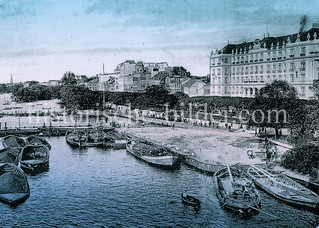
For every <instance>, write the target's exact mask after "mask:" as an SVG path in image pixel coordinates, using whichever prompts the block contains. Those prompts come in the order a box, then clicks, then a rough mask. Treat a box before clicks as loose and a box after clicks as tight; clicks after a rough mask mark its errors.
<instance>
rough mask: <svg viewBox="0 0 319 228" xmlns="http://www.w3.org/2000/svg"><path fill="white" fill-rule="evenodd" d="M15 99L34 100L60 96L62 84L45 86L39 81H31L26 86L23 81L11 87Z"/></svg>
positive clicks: (19, 100)
mask: <svg viewBox="0 0 319 228" xmlns="http://www.w3.org/2000/svg"><path fill="white" fill-rule="evenodd" d="M11 92H12V96H13V98H14V100H16V101H18V102H33V101H38V100H50V99H53V98H60V86H45V85H40V84H39V83H37V82H35V83H30V84H29V86H28V87H24V86H23V84H22V83H19V84H15V85H14V86H12V87H11Z"/></svg>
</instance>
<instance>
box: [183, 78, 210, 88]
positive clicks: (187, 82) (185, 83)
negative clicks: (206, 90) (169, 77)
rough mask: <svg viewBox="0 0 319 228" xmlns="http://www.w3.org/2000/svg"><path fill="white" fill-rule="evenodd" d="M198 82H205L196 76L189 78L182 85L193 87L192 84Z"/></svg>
mask: <svg viewBox="0 0 319 228" xmlns="http://www.w3.org/2000/svg"><path fill="white" fill-rule="evenodd" d="M196 82H201V83H203V84H205V83H204V82H203V81H202V80H200V79H196V78H190V79H189V80H187V81H186V82H184V83H183V84H182V85H183V86H184V87H191V86H192V85H194V84H195V83H196Z"/></svg>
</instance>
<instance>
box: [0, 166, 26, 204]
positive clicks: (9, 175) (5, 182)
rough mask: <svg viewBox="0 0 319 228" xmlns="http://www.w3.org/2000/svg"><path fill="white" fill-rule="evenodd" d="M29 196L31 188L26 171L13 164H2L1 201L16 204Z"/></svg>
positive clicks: (0, 168) (0, 170)
mask: <svg viewBox="0 0 319 228" xmlns="http://www.w3.org/2000/svg"><path fill="white" fill-rule="evenodd" d="M29 196H30V188H29V183H28V180H27V177H26V175H25V173H24V172H23V171H22V170H21V169H20V168H19V167H17V166H15V165H13V164H9V163H2V164H0V201H1V202H3V203H6V204H9V205H11V206H16V205H18V204H20V203H23V202H24V201H25V200H26V199H28V197H29Z"/></svg>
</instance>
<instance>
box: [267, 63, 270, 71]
mask: <svg viewBox="0 0 319 228" xmlns="http://www.w3.org/2000/svg"><path fill="white" fill-rule="evenodd" d="M267 73H270V64H267Z"/></svg>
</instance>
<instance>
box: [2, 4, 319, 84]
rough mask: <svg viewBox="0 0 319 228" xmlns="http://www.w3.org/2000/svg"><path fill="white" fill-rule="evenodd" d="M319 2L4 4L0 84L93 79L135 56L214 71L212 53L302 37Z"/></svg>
mask: <svg viewBox="0 0 319 228" xmlns="http://www.w3.org/2000/svg"><path fill="white" fill-rule="evenodd" d="M318 9H319V0H301V1H294V0H278V1H274V0H117V1H115V0H63V1H61V0H0V20H1V23H0V28H1V30H0V83H7V82H10V75H11V74H12V77H13V80H14V82H22V81H27V80H37V81H40V82H42V81H47V80H51V79H52V80H53V79H61V78H62V76H63V74H64V73H65V72H66V71H72V72H74V73H75V74H84V75H87V76H94V75H96V74H98V73H101V72H102V71H103V68H102V66H103V64H104V69H105V72H113V71H114V69H115V68H116V66H117V64H119V63H121V62H123V61H125V60H128V59H131V60H135V61H144V62H167V63H168V64H169V65H170V66H184V67H185V68H186V69H187V70H189V71H190V72H191V74H192V75H196V76H204V75H207V74H208V73H209V56H210V52H211V51H212V50H215V49H220V48H222V47H223V46H225V45H227V43H228V42H230V43H240V42H243V41H252V40H255V39H257V38H259V39H262V38H263V34H264V33H265V32H266V29H267V28H268V32H269V33H270V36H280V35H286V34H292V33H297V32H298V31H299V27H300V25H299V21H300V18H301V17H302V16H303V15H307V16H308V18H309V24H308V28H310V27H311V24H312V23H313V22H319V14H318Z"/></svg>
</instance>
